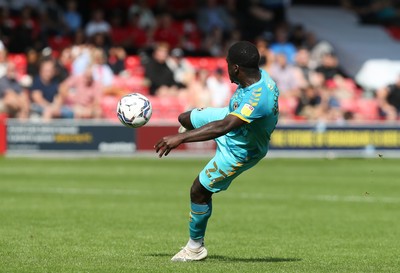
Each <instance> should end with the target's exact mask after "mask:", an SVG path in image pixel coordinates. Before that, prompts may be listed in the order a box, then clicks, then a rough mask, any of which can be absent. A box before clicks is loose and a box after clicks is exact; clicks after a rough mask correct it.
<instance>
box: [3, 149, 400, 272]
mask: <svg viewBox="0 0 400 273" xmlns="http://www.w3.org/2000/svg"><path fill="white" fill-rule="evenodd" d="M154 157H156V155H155V156H154ZM173 157H174V156H173V154H171V155H170V157H169V158H165V159H149V158H147V159H146V158H145V159H139V158H132V159H127V158H122V159H114V158H107V159H104V158H102V159H76V160H71V159H70V160H68V159H20V158H0V272H6V273H13V272H29V273H35V272H41V273H42V272H52V273H61V272H71V273H79V272H82V273H84V272H107V273H112V272H151V273H154V272H163V273H164V272H174V273H175V272H241V273H242V272H251V273H253V272H307V273H310V272H329V273H330V272H340V273H343V272H374V273H375V272H400V171H399V170H400V169H399V166H400V161H399V160H394V159H385V158H376V159H369V160H366V159H336V160H328V159H291V160H289V159H266V160H263V161H261V162H260V163H259V164H258V165H257V166H256V167H254V168H253V169H251V170H250V171H248V172H245V173H244V174H242V175H241V176H239V177H238V178H237V179H236V180H235V181H234V182H233V184H232V185H231V187H230V188H229V190H228V191H226V192H223V193H219V194H216V195H215V196H214V199H213V208H214V210H213V216H212V217H211V219H210V222H209V228H208V230H207V236H206V244H207V248H208V251H209V257H208V258H207V260H205V261H203V262H197V263H195V262H193V263H173V262H171V261H170V258H171V257H172V256H173V255H174V254H175V253H176V252H177V251H178V250H179V248H180V247H181V246H183V245H184V244H185V243H186V241H187V238H188V231H187V222H188V214H189V196H188V194H189V188H190V185H191V183H192V181H193V178H194V177H195V176H196V175H197V174H198V172H199V171H200V170H201V169H202V168H203V166H204V164H205V163H206V162H207V159H174V158H173Z"/></svg>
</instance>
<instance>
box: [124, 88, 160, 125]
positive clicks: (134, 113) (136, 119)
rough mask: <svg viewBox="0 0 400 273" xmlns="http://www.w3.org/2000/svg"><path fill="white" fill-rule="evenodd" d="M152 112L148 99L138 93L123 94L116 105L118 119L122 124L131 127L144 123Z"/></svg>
mask: <svg viewBox="0 0 400 273" xmlns="http://www.w3.org/2000/svg"><path fill="white" fill-rule="evenodd" d="M152 112H153V109H152V107H151V103H150V101H149V99H148V98H146V97H145V96H143V95H142V94H139V93H132V94H128V95H126V96H123V97H122V98H121V99H120V100H119V102H118V106H117V115H118V119H119V120H120V121H121V123H122V124H123V125H125V126H127V127H131V128H138V127H141V126H143V125H145V124H146V123H147V122H148V121H149V120H150V117H151V114H152Z"/></svg>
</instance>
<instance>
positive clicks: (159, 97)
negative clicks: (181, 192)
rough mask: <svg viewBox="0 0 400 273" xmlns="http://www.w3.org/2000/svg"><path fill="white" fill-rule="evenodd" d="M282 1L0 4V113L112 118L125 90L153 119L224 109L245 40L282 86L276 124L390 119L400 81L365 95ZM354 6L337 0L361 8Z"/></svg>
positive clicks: (36, 0)
mask: <svg viewBox="0 0 400 273" xmlns="http://www.w3.org/2000/svg"><path fill="white" fill-rule="evenodd" d="M289 2H290V1H285V0H276V1H263V0H248V1H239V0H224V1H223V0H205V1H195V0H172V1H165V0H151V1H150V0H149V1H144V0H109V1H76V0H68V1H56V0H18V1H6V0H3V1H0V40H1V43H0V112H4V113H6V114H7V115H8V116H9V117H13V118H19V119H43V120H51V119H54V118H76V119H88V118H105V119H116V115H115V107H116V103H117V101H118V99H119V98H120V97H121V96H122V95H123V94H127V93H130V92H139V93H142V94H145V95H148V96H149V97H150V98H151V101H152V104H153V109H154V110H153V111H154V116H153V119H155V120H160V121H163V120H176V117H177V115H178V113H179V112H181V111H184V110H187V109H191V108H195V107H207V106H214V107H221V106H224V105H227V103H228V100H229V97H230V95H231V94H232V92H233V91H234V89H235V88H236V86H235V85H234V84H231V83H230V82H229V79H228V76H227V71H226V63H225V59H224V56H225V54H226V50H227V48H229V46H230V45H231V44H232V43H234V42H235V41H239V40H249V41H252V42H254V43H255V44H256V45H257V48H258V49H259V52H260V55H261V63H260V66H261V67H262V68H264V69H265V70H266V71H268V72H269V73H270V75H271V76H272V78H273V79H274V80H275V81H276V82H277V84H278V86H279V89H280V91H281V98H280V113H281V122H285V121H293V120H297V121H303V120H306V121H320V120H323V121H327V122H336V123H343V122H347V121H366V120H367V121H378V120H379V121H383V120H397V119H398V118H399V112H400V95H399V89H400V78H399V81H398V82H397V83H393V85H390V86H382V88H381V89H380V90H377V92H376V97H374V98H367V97H365V96H364V92H363V90H362V89H361V88H360V87H359V86H357V84H356V83H355V81H354V80H353V79H352V78H351V77H349V76H348V75H346V73H345V69H343V68H342V67H341V65H340V60H339V59H338V58H337V57H336V55H335V49H334V47H333V46H332V45H331V44H330V43H329V42H327V41H321V40H319V39H318V37H316V36H315V35H314V34H313V33H311V32H309V31H307V29H304V27H303V26H301V25H290V24H289V23H288V22H287V20H286V15H285V11H286V7H287V5H288V3H289ZM358 2H359V1H358ZM369 2H370V4H371V5H372V4H373V2H374V1H369ZM383 2H391V1H383ZM356 4H357V1H343V5H344V6H345V7H347V8H349V9H353V10H354V11H355V12H360V9H358V8H359V7H358V6H355V5H356ZM384 7H386V6H384ZM391 14H392V13H391ZM386 15H387V14H386ZM379 18H381V17H379ZM391 22H395V23H396V22H397V21H396V19H395V17H391Z"/></svg>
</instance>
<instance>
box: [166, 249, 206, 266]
mask: <svg viewBox="0 0 400 273" xmlns="http://www.w3.org/2000/svg"><path fill="white" fill-rule="evenodd" d="M205 258H207V249H206V248H205V247H204V246H201V247H199V248H197V249H191V248H189V247H187V246H185V247H183V248H182V249H181V251H179V252H178V253H176V254H175V256H174V257H172V259H171V261H173V262H191V261H201V260H204V259H205Z"/></svg>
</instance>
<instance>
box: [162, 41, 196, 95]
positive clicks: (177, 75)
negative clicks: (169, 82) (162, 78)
mask: <svg viewBox="0 0 400 273" xmlns="http://www.w3.org/2000/svg"><path fill="white" fill-rule="evenodd" d="M166 63H167V66H168V67H169V69H171V71H172V72H173V73H174V80H175V82H176V84H177V86H178V87H179V88H186V87H187V85H188V80H189V75H192V74H193V73H194V68H193V66H192V65H191V64H190V63H189V62H188V61H187V60H186V59H185V58H184V53H183V50H182V49H180V48H174V49H173V50H171V54H170V56H169V57H168V58H167V61H166Z"/></svg>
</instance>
